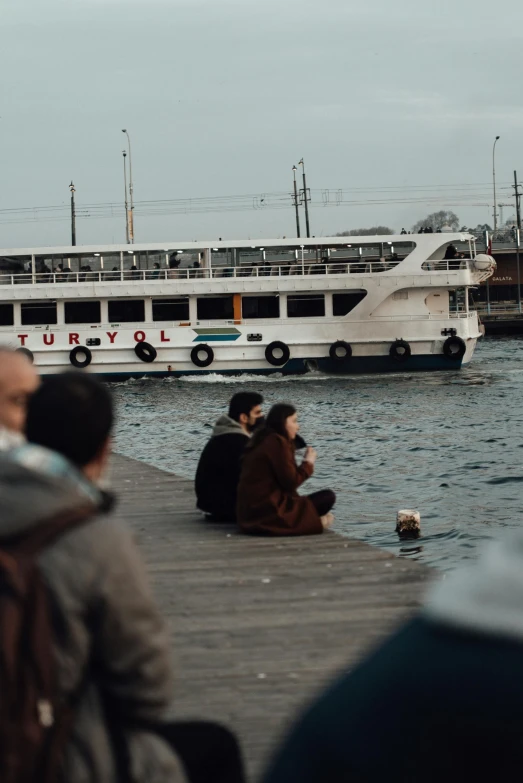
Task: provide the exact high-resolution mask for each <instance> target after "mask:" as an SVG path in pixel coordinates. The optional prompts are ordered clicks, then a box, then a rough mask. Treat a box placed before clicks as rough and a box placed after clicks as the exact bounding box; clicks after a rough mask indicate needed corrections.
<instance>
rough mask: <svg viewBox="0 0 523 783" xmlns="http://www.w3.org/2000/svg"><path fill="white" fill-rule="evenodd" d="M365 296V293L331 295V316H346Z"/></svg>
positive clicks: (353, 292) (349, 292) (346, 292)
mask: <svg viewBox="0 0 523 783" xmlns="http://www.w3.org/2000/svg"><path fill="white" fill-rule="evenodd" d="M366 296H367V292H366V291H345V292H344V293H343V294H333V295H332V314H333V315H347V313H350V311H351V310H354V308H355V307H356V305H359V303H360V302H361V300H362V299H365V297H366Z"/></svg>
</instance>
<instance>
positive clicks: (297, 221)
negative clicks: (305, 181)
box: [292, 166, 300, 237]
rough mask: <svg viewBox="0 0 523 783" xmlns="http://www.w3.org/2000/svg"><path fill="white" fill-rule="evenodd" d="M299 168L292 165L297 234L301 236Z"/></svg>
mask: <svg viewBox="0 0 523 783" xmlns="http://www.w3.org/2000/svg"><path fill="white" fill-rule="evenodd" d="M297 171H298V169H297V168H296V166H293V167H292V174H293V177H294V208H295V209H296V236H297V237H299V236H300V210H299V205H298V186H297V185H296V172H297Z"/></svg>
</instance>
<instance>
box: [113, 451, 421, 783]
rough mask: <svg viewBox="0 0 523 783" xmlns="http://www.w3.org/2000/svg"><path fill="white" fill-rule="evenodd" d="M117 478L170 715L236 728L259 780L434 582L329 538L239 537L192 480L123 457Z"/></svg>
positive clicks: (412, 568)
mask: <svg viewBox="0 0 523 783" xmlns="http://www.w3.org/2000/svg"><path fill="white" fill-rule="evenodd" d="M112 473H113V485H114V488H115V489H116V491H117V493H118V495H119V497H120V503H119V506H118V510H117V514H118V515H119V516H121V517H122V518H123V519H125V520H126V521H127V522H128V523H129V525H130V526H131V528H132V529H133V531H134V532H135V533H136V535H137V536H138V540H139V543H140V546H141V548H142V551H143V553H144V556H145V559H146V562H147V565H148V568H149V572H150V575H151V580H152V583H153V587H154V589H155V591H156V595H157V597H158V601H159V603H160V606H161V609H162V611H163V613H164V615H165V616H166V617H167V619H168V622H169V626H170V633H171V642H172V649H173V655H174V661H175V667H176V672H177V685H176V690H175V693H174V699H173V716H174V717H176V718H200V719H210V720H217V721H220V722H222V723H224V724H225V725H227V726H229V727H230V728H232V729H233V730H235V731H236V732H237V734H238V735H239V737H240V740H241V743H242V747H243V750H244V753H245V756H246V761H247V765H248V769H249V774H250V780H251V781H254V780H256V779H258V778H259V775H260V774H261V772H262V770H263V768H264V767H265V765H266V763H267V760H268V758H269V756H270V754H271V752H272V750H273V748H274V746H275V744H276V743H277V742H278V740H279V739H280V738H281V737H282V735H283V733H284V732H285V729H286V727H287V726H288V725H289V724H290V722H291V721H292V719H293V717H294V716H295V715H296V713H297V711H298V709H299V708H300V707H301V706H302V705H304V704H306V703H307V702H308V701H309V700H310V699H311V697H312V696H313V695H314V694H315V693H316V692H317V691H318V689H320V688H321V687H322V686H323V685H325V683H327V682H328V681H329V680H330V679H331V678H332V677H333V675H335V674H336V673H338V672H340V671H342V670H344V669H347V668H349V667H350V666H352V665H353V664H354V663H355V662H356V661H357V660H358V659H359V658H360V657H361V656H362V654H363V653H364V651H365V650H366V649H368V648H369V646H370V645H372V644H373V643H375V642H376V641H377V640H378V639H379V638H380V637H382V636H383V634H384V633H385V632H386V631H388V630H389V629H390V628H391V627H393V626H395V625H396V624H397V623H398V622H399V621H401V620H402V619H404V618H405V617H407V616H408V615H409V614H410V613H411V612H412V611H413V610H414V609H415V608H416V606H417V605H418V604H419V602H420V600H421V598H422V596H423V593H424V591H425V589H426V583H427V580H428V579H430V578H431V577H432V576H433V572H432V571H431V570H430V569H429V568H427V567H425V566H422V565H419V564H417V563H415V562H411V561H407V560H404V559H398V558H396V557H393V556H391V555H389V554H387V553H384V552H381V551H380V550H378V549H375V548H374V547H371V546H369V545H367V544H364V543H361V542H358V541H353V540H350V539H346V538H342V537H341V536H338V535H336V534H334V533H329V534H326V535H323V536H313V537H309V538H287V539H275V538H254V537H248V536H242V535H239V534H237V532H236V530H235V528H234V527H230V526H224V525H211V524H210V523H208V522H206V521H205V520H204V519H203V518H202V517H201V516H200V514H199V512H197V511H196V510H195V500H194V494H193V487H192V482H190V481H187V480H185V479H180V478H178V477H177V476H175V475H173V474H171V473H166V472H164V471H161V470H158V469H157V468H153V467H151V466H149V465H146V464H144V463H141V462H138V461H136V460H133V459H129V458H127V457H122V456H118V455H115V457H114V461H113V469H112ZM355 513H357V509H355ZM393 523H394V520H391V525H392V524H393Z"/></svg>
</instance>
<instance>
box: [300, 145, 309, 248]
mask: <svg viewBox="0 0 523 783" xmlns="http://www.w3.org/2000/svg"><path fill="white" fill-rule="evenodd" d="M298 165H299V166H301V168H302V173H303V203H304V204H305V228H306V229H307V236H308V237H310V235H311V229H310V225H309V196H308V193H307V181H306V179H305V163H304V162H303V158H302V159H301V160H300V162H299V164H298Z"/></svg>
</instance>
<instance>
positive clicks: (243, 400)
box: [229, 392, 263, 421]
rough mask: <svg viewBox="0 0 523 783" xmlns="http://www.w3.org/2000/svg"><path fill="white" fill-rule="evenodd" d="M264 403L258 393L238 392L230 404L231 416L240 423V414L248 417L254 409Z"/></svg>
mask: <svg viewBox="0 0 523 783" xmlns="http://www.w3.org/2000/svg"><path fill="white" fill-rule="evenodd" d="M262 402H263V397H262V396H261V394H258V392H238V394H235V395H234V397H232V399H231V401H230V403H229V416H230V417H231V419H234V421H240V414H242V413H244V414H245V415H246V416H248V415H249V413H250V412H251V411H252V409H253V408H255V407H256V405H261V404H262Z"/></svg>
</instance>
